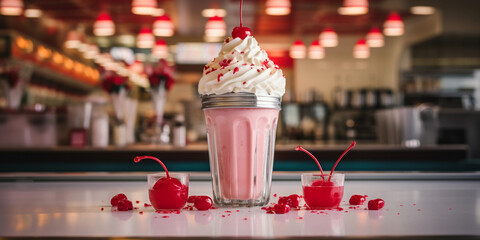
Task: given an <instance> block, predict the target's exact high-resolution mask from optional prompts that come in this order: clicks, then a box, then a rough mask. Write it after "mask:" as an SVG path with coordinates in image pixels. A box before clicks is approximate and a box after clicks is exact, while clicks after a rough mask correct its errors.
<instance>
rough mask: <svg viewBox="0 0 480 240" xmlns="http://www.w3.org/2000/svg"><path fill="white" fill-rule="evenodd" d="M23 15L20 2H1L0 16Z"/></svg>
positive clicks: (10, 0)
mask: <svg viewBox="0 0 480 240" xmlns="http://www.w3.org/2000/svg"><path fill="white" fill-rule="evenodd" d="M22 13H23V1H22V0H1V1H0V14H2V15H7V16H19V15H21V14H22Z"/></svg>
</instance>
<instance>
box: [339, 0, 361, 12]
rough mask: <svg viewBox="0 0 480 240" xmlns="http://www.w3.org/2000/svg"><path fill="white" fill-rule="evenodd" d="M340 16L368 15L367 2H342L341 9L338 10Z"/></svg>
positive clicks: (352, 0)
mask: <svg viewBox="0 0 480 240" xmlns="http://www.w3.org/2000/svg"><path fill="white" fill-rule="evenodd" d="M338 13H339V14H341V15H363V14H367V13H368V0H343V7H341V8H338Z"/></svg>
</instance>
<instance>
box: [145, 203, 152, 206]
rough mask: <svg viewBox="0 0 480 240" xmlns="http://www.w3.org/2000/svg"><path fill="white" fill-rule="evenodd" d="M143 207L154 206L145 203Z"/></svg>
mask: <svg viewBox="0 0 480 240" xmlns="http://www.w3.org/2000/svg"><path fill="white" fill-rule="evenodd" d="M143 206H145V207H151V206H152V204H148V203H144V204H143Z"/></svg>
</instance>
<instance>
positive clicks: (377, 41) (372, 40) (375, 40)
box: [366, 27, 385, 48]
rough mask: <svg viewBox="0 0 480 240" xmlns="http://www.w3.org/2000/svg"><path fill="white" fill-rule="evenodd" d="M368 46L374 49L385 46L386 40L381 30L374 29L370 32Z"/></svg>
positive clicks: (367, 37)
mask: <svg viewBox="0 0 480 240" xmlns="http://www.w3.org/2000/svg"><path fill="white" fill-rule="evenodd" d="M366 39H367V45H368V46H369V47H372V48H378V47H383V45H385V40H384V37H383V34H382V32H381V31H380V29H378V28H376V27H373V28H372V29H370V32H368V34H367V36H366Z"/></svg>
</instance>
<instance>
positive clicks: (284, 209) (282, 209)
mask: <svg viewBox="0 0 480 240" xmlns="http://www.w3.org/2000/svg"><path fill="white" fill-rule="evenodd" d="M273 211H274V212H275V213H276V214H285V213H288V212H290V206H288V205H286V204H281V203H279V204H275V206H273Z"/></svg>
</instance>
